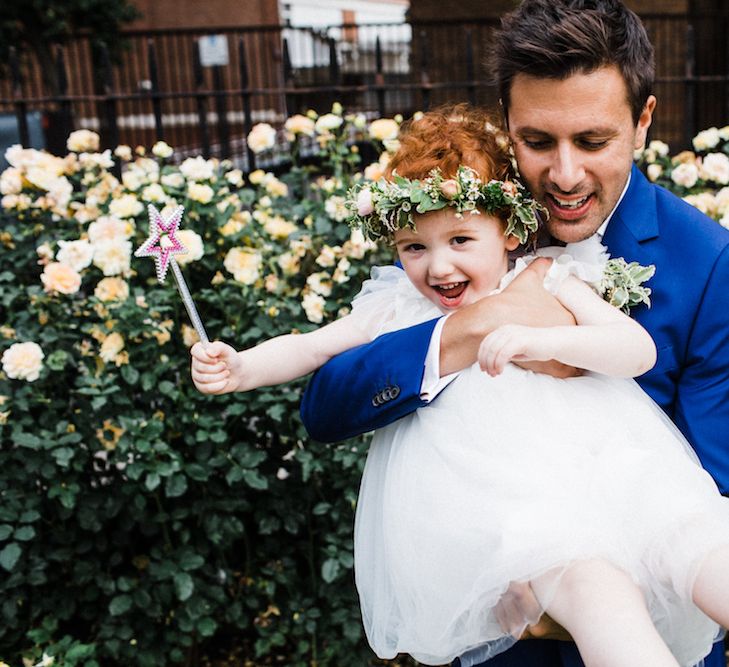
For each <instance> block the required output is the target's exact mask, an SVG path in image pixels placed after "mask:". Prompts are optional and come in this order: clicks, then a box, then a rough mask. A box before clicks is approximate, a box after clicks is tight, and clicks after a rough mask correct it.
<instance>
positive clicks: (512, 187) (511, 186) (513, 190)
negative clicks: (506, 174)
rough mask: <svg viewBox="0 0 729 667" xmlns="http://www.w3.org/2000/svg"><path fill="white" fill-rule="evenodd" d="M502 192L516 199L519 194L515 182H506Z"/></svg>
mask: <svg viewBox="0 0 729 667" xmlns="http://www.w3.org/2000/svg"><path fill="white" fill-rule="evenodd" d="M501 191H502V192H503V193H504V194H505V195H508V196H509V197H516V195H517V194H519V190H518V188H517V187H516V183H514V182H513V181H504V182H503V183H502V184H501Z"/></svg>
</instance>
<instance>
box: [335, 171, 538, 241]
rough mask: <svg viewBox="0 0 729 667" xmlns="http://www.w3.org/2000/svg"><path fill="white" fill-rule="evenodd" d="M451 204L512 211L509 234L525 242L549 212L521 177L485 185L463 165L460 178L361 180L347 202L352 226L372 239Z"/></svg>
mask: <svg viewBox="0 0 729 667" xmlns="http://www.w3.org/2000/svg"><path fill="white" fill-rule="evenodd" d="M446 206H453V207H454V208H455V209H456V211H457V213H456V216H457V217H463V213H464V212H466V211H470V212H472V213H479V210H478V209H481V210H483V211H485V212H486V213H495V212H496V211H501V210H504V209H508V210H509V217H508V219H507V222H506V230H505V231H504V234H505V235H506V236H509V235H513V236H516V237H517V238H518V239H519V242H520V243H526V242H527V240H528V239H529V235H530V234H531V233H533V232H536V231H537V228H538V227H539V217H538V213H539V212H542V213H543V214H545V215H546V213H547V212H546V209H545V208H544V207H543V206H541V204H539V203H537V202H536V201H535V200H534V199H532V197H531V196H530V195H529V193H528V192H527V191H526V189H525V188H524V186H523V185H522V184H521V183H519V182H518V181H497V180H491V181H489V182H488V183H483V182H482V181H481V179H480V178H479V177H478V174H477V173H476V172H475V171H474V170H473V169H471V168H470V167H465V166H463V165H461V166H460V167H458V171H457V172H456V175H455V178H449V179H445V178H443V175H442V174H441V172H440V169H433V170H432V171H431V172H430V173H429V174H428V177H427V178H425V179H423V180H417V179H409V178H404V177H403V176H399V175H398V174H397V172H393V173H392V179H391V180H384V179H380V180H379V181H377V182H369V183H358V184H357V185H355V186H354V188H352V189H351V190H350V191H349V193H348V198H347V202H346V207H347V209H348V210H349V211H350V216H349V224H350V226H351V227H355V228H360V229H361V230H362V233H363V234H364V235H365V237H367V238H369V239H372V240H377V239H379V238H381V237H383V236H391V235H392V234H394V233H395V232H396V231H397V230H398V229H402V228H404V227H410V228H411V229H414V228H415V222H414V220H413V213H428V212H429V211H439V210H440V209H442V208H445V207H446Z"/></svg>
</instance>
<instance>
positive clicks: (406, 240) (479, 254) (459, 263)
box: [395, 206, 519, 313]
mask: <svg viewBox="0 0 729 667" xmlns="http://www.w3.org/2000/svg"><path fill="white" fill-rule="evenodd" d="M415 225H416V229H415V230H412V229H398V230H397V231H396V232H395V247H396V248H397V253H398V255H399V257H400V262H401V263H402V266H403V268H404V269H405V273H406V274H407V276H408V278H409V279H410V281H411V282H412V283H413V285H415V287H416V288H417V289H418V291H419V292H420V293H421V294H423V295H424V296H426V297H427V298H428V299H429V300H430V301H432V302H433V303H434V304H435V305H436V306H438V307H439V308H440V309H441V310H442V311H443V312H446V313H447V312H450V311H452V310H455V309H456V308H460V307H461V306H467V305H468V304H471V303H474V302H475V301H478V300H479V299H481V298H482V297H484V296H487V295H488V294H490V293H491V292H492V291H493V290H495V289H496V288H497V287H498V286H499V282H500V280H501V278H502V277H503V276H504V274H505V273H506V271H507V269H508V254H507V253H508V251H509V250H514V249H515V248H516V247H517V245H518V244H519V241H518V239H517V238H516V237H514V236H504V227H503V223H502V222H501V220H499V219H498V218H496V217H494V216H491V215H487V214H485V213H480V214H472V213H464V214H463V217H462V218H460V219H459V218H457V217H456V211H455V209H453V208H452V207H450V206H447V207H446V208H443V209H441V210H440V211H431V212H429V213H425V214H423V215H416V216H415Z"/></svg>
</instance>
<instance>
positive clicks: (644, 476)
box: [355, 365, 729, 667]
mask: <svg viewBox="0 0 729 667" xmlns="http://www.w3.org/2000/svg"><path fill="white" fill-rule="evenodd" d="M726 544H729V499H724V498H722V497H721V495H720V494H719V492H718V490H717V488H716V486H715V484H714V482H713V480H712V479H711V477H710V476H709V475H708V474H707V473H706V472H705V471H704V470H703V469H702V468H701V467H700V466H699V464H698V462H697V460H696V457H695V454H694V453H693V451H692V450H691V449H690V447H689V446H688V445H687V443H686V441H685V440H684V438H683V437H682V436H681V435H680V433H679V432H678V431H677V429H676V428H675V427H674V426H673V424H672V423H671V422H670V421H669V420H668V419H667V418H666V417H665V415H664V414H663V413H662V412H661V410H660V409H659V408H658V407H657V406H656V405H655V404H654V403H653V402H652V401H651V399H650V398H649V397H648V396H647V395H646V394H645V393H644V392H643V391H642V390H641V389H640V388H639V387H638V385H637V384H636V383H635V382H634V381H632V380H623V379H616V378H608V377H605V376H600V375H593V374H588V375H585V376H583V377H579V378H571V379H567V380H563V379H555V378H552V377H549V376H546V375H540V374H535V373H531V372H529V371H525V370H522V369H520V368H517V367H516V366H512V365H509V366H508V367H507V369H506V370H505V372H504V373H503V374H502V375H500V376H499V377H496V378H492V377H489V376H488V375H486V374H484V373H482V372H481V371H480V370H479V369H478V367H477V366H474V367H472V368H470V369H467V370H466V371H464V372H463V373H462V374H461V375H460V376H459V377H458V378H457V379H456V380H455V381H454V382H453V383H452V384H451V385H450V386H449V387H448V388H447V389H446V390H445V391H444V392H443V393H442V394H441V395H440V396H439V397H438V398H437V399H436V400H435V401H434V402H433V403H431V404H430V405H429V406H427V407H425V408H421V409H420V410H417V411H416V412H415V413H413V414H411V415H409V416H407V417H404V418H403V419H400V420H398V421H397V422H395V423H394V424H391V425H390V426H388V427H386V428H384V429H381V430H380V431H378V432H377V433H376V434H375V438H374V441H373V443H372V447H371V449H370V453H369V456H368V459H367V464H366V467H365V471H364V476H363V479H362V486H361V491H360V496H359V501H358V506H357V516H356V523H355V572H356V581H357V588H358V591H359V595H360V601H361V607H362V615H363V620H364V626H365V630H366V634H367V637H368V640H369V642H370V644H371V646H372V647H373V649H374V651H375V652H376V653H377V655H378V656H380V657H382V658H392V657H394V656H395V655H396V654H398V653H410V654H411V655H412V656H413V657H415V658H416V659H417V660H419V661H420V662H422V663H425V664H429V665H439V664H445V663H448V662H450V661H452V660H453V659H454V658H455V657H457V656H462V655H463V654H467V657H466V663H465V665H464V667H466V665H468V664H472V663H476V662H480V661H482V660H485V659H487V658H488V657H491V656H493V655H494V654H496V653H499V652H501V651H503V650H505V649H507V648H508V647H509V646H511V645H512V644H513V643H514V641H515V639H514V637H518V636H519V634H521V632H522V631H523V629H524V628H525V627H526V625H527V624H529V623H533V622H535V621H536V620H537V618H538V617H539V615H540V614H541V612H542V608H539V609H537V610H534V609H521V608H520V607H519V606H518V605H516V606H515V605H513V604H510V599H509V597H510V595H511V592H512V591H513V590H514V585H515V583H518V582H529V581H531V580H533V579H534V578H535V577H538V576H540V575H542V574H544V573H547V572H549V573H551V574H555V573H556V576H555V577H554V582H555V586H556V585H557V583H558V581H559V572H560V571H562V570H563V569H564V568H566V567H568V566H569V565H570V564H571V563H574V562H575V561H579V560H583V559H592V558H600V559H607V560H608V561H610V562H611V563H613V564H614V565H615V566H616V567H619V568H621V569H622V570H624V571H625V572H627V573H628V574H629V575H630V576H631V577H632V578H633V580H634V581H635V582H636V583H637V585H638V586H640V588H641V589H642V591H643V593H644V595H645V597H646V600H647V603H648V607H649V611H650V614H651V617H652V619H653V621H654V623H655V625H656V627H657V629H658V630H659V632H660V634H661V635H662V637H663V639H664V640H665V641H666V643H667V644H668V646H669V648H670V649H671V651H672V652H673V654H674V655H675V656H676V658H677V660H678V661H679V662H680V664H681V665H692V664H695V663H697V662H698V661H699V660H700V659H701V658H702V657H704V656H705V655H706V654H707V653H708V652H709V651H710V649H711V645H712V642H713V641H714V640H715V639H716V637H717V635H718V633H719V631H720V628H719V627H718V626H717V625H716V624H715V623H714V622H713V621H711V620H710V619H709V618H708V617H707V616H705V615H704V614H703V613H702V612H701V611H700V610H699V609H698V608H697V607H696V606H695V605H693V603H692V601H691V590H692V587H693V582H694V579H695V577H696V574H697V572H698V568H699V566H700V564H701V561H702V559H703V558H704V557H705V555H706V554H707V553H708V552H709V551H711V550H712V549H714V548H717V547H719V546H722V545H726ZM510 587H511V588H510ZM541 595H542V597H541V600H540V601H541V602H542V605H543V607H548V606H549V597H550V594H549V593H548V592H547V594H546V596H545V595H544V593H543V592H542V594H541ZM506 609H509V610H510V611H509V613H508V614H506V616H507V617H506V618H505V610H506ZM514 609H516V612H515V611H514Z"/></svg>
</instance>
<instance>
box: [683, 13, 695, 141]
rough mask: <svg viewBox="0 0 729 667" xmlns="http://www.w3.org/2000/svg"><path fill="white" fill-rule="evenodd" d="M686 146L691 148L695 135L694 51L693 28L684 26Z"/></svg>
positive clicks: (689, 24)
mask: <svg viewBox="0 0 729 667" xmlns="http://www.w3.org/2000/svg"><path fill="white" fill-rule="evenodd" d="M685 76H686V126H685V129H684V132H685V137H684V139H685V142H686V146H691V139H692V138H693V136H694V134H696V129H697V128H696V49H695V44H694V26H693V24H692V23H690V19H689V23H687V24H686V69H685Z"/></svg>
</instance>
